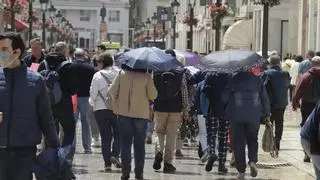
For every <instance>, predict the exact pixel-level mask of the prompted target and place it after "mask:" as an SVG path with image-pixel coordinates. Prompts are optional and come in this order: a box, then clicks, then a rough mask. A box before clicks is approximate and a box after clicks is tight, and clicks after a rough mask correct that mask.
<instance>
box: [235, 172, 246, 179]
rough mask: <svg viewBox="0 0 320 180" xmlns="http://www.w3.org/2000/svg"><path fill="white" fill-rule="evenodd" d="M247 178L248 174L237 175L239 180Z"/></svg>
mask: <svg viewBox="0 0 320 180" xmlns="http://www.w3.org/2000/svg"><path fill="white" fill-rule="evenodd" d="M245 177H246V174H245V173H238V175H237V178H238V179H239V180H244V179H245Z"/></svg>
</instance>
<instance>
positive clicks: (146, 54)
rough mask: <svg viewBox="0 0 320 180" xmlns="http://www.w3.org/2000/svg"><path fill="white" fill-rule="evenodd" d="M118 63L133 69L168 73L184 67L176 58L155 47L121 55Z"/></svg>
mask: <svg viewBox="0 0 320 180" xmlns="http://www.w3.org/2000/svg"><path fill="white" fill-rule="evenodd" d="M118 61H120V62H121V63H122V64H125V65H127V66H129V67H130V68H132V69H150V70H153V71H168V70H171V69H176V68H178V67H181V65H182V64H181V63H180V62H179V61H178V60H177V59H176V58H175V57H173V56H171V55H170V54H166V53H165V52H163V51H162V50H160V49H158V48H155V47H152V48H150V47H144V48H138V49H134V50H131V51H129V52H126V53H124V54H122V55H120V57H119V58H118Z"/></svg>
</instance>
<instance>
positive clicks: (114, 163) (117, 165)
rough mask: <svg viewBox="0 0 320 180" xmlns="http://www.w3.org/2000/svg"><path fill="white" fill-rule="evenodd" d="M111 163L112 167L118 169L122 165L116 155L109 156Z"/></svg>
mask: <svg viewBox="0 0 320 180" xmlns="http://www.w3.org/2000/svg"><path fill="white" fill-rule="evenodd" d="M110 161H111V163H112V164H113V165H114V167H116V168H118V169H120V168H121V167H122V164H121V162H120V160H119V159H118V158H116V157H111V158H110Z"/></svg>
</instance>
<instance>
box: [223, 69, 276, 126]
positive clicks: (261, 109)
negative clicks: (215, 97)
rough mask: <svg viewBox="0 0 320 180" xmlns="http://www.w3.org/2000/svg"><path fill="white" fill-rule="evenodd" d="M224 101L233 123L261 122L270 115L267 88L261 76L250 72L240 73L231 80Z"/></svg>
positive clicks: (227, 114)
mask: <svg viewBox="0 0 320 180" xmlns="http://www.w3.org/2000/svg"><path fill="white" fill-rule="evenodd" d="M223 100H224V102H226V104H227V107H226V116H227V118H229V119H230V120H231V121H242V122H253V121H260V118H265V117H267V116H269V115H270V107H269V106H270V105H269V99H268V94H267V91H266V88H265V86H264V84H263V82H262V80H261V78H260V77H259V76H255V75H253V74H251V73H249V72H241V73H238V74H237V75H235V76H234V77H233V78H232V79H230V80H229V82H228V85H227V88H226V91H225V92H224V94H223Z"/></svg>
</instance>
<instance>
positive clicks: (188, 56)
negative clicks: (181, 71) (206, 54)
mask: <svg viewBox="0 0 320 180" xmlns="http://www.w3.org/2000/svg"><path fill="white" fill-rule="evenodd" d="M174 52H175V53H176V55H177V58H178V59H181V61H183V62H182V63H183V64H184V65H185V66H197V65H198V64H200V59H201V58H200V56H199V55H198V54H196V53H193V52H188V51H180V50H174Z"/></svg>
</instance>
